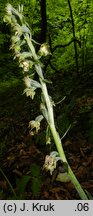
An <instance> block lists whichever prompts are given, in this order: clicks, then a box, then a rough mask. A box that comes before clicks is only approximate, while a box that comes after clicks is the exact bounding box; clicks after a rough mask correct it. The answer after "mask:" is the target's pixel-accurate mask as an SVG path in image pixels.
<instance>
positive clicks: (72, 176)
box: [68, 166, 88, 200]
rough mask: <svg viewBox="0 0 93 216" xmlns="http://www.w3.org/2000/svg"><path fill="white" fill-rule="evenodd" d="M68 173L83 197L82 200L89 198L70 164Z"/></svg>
mask: <svg viewBox="0 0 93 216" xmlns="http://www.w3.org/2000/svg"><path fill="white" fill-rule="evenodd" d="M68 174H69V177H70V179H71V181H72V183H73V185H74V186H75V188H76V190H77V192H78V194H79V196H80V197H81V199H82V200H88V197H87V195H86V194H85V192H84V190H83V189H82V187H81V185H80V183H79V182H78V180H77V178H76V176H75V175H74V173H73V171H72V169H71V168H70V166H68Z"/></svg>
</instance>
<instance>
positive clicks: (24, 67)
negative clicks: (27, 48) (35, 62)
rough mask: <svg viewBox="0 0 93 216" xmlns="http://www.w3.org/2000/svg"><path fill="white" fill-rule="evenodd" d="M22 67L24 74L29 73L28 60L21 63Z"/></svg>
mask: <svg viewBox="0 0 93 216" xmlns="http://www.w3.org/2000/svg"><path fill="white" fill-rule="evenodd" d="M20 67H22V68H23V70H24V72H27V71H29V67H30V65H29V61H28V60H24V61H23V62H21V63H20Z"/></svg>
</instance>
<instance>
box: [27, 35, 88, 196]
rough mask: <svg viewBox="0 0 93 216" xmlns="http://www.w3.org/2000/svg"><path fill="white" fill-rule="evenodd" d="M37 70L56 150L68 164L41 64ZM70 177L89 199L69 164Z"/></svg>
mask: <svg viewBox="0 0 93 216" xmlns="http://www.w3.org/2000/svg"><path fill="white" fill-rule="evenodd" d="M27 43H28V46H29V48H30V50H31V52H33V53H34V55H33V57H34V60H35V61H36V60H37V59H38V58H37V57H36V53H35V49H34V46H33V44H32V42H31V40H29V37H27ZM35 69H36V72H37V74H38V75H39V80H40V83H41V89H42V93H43V97H44V100H45V104H46V107H47V111H48V118H49V122H48V124H49V126H50V130H51V133H52V136H53V138H54V142H55V144H56V148H57V150H58V153H59V156H60V157H61V159H62V161H63V162H66V163H67V164H68V162H67V159H66V156H65V153H64V150H63V146H62V142H61V139H60V137H59V134H58V132H57V130H56V128H55V123H54V115H53V107H52V104H51V101H50V98H49V94H48V91H47V87H46V83H45V82H44V77H43V72H42V68H41V65H40V63H39V62H38V63H36V64H35ZM68 175H69V177H70V180H71V181H72V183H73V185H74V186H75V188H76V190H77V192H78V194H79V196H80V197H81V199H84V200H87V199H88V198H87V196H86V194H85V192H84V190H83V189H82V187H81V185H80V183H79V182H78V180H77V178H76V177H75V175H74V173H73V171H72V169H71V168H70V166H69V164H68Z"/></svg>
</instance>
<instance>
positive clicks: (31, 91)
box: [23, 88, 35, 100]
mask: <svg viewBox="0 0 93 216" xmlns="http://www.w3.org/2000/svg"><path fill="white" fill-rule="evenodd" d="M23 94H26V96H27V97H28V96H29V97H30V98H32V100H33V99H34V96H35V90H34V89H33V88H26V89H24V91H23Z"/></svg>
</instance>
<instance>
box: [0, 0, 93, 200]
mask: <svg viewBox="0 0 93 216" xmlns="http://www.w3.org/2000/svg"><path fill="white" fill-rule="evenodd" d="M7 2H8V1H5V0H1V1H0V157H1V159H0V164H1V167H2V169H3V170H4V172H5V173H6V175H7V177H8V178H9V180H10V182H11V183H12V185H13V187H14V188H15V190H17V193H18V194H19V197H20V198H22V195H20V194H23V197H25V198H27V199H28V198H30V199H31V198H33V197H34V198H35V197H36V198H38V197H39V198H42V197H43V198H47V196H48V194H47V193H48V192H47V193H46V194H43V195H41V194H40V190H41V189H40V188H42V187H44V184H43V180H44V179H43V178H44V177H45V176H42V170H40V167H38V166H37V162H38V163H39V166H41V165H42V164H43V161H44V155H43V153H42V149H43V150H44V151H45V154H46V152H47V151H48V150H47V148H46V147H45V146H44V143H45V138H44V137H45V123H43V125H42V129H41V131H40V133H39V135H36V136H35V138H33V137H31V136H30V135H29V130H28V122H29V121H30V120H31V119H34V117H35V116H37V114H38V110H39V96H35V100H34V101H31V100H30V98H26V97H25V95H23V89H24V86H23V82H22V73H21V69H19V67H18V63H17V62H16V61H15V60H13V55H12V53H11V52H10V50H9V47H10V44H11V36H10V35H11V31H10V28H9V26H6V24H5V23H4V22H3V17H4V14H5V5H6V3H7ZM9 3H12V5H13V6H14V7H17V6H18V4H23V5H24V14H25V17H26V20H27V22H28V23H29V25H30V27H31V29H32V33H33V39H34V40H36V41H37V42H38V43H40V44H42V43H44V42H47V44H48V45H49V49H50V53H51V55H50V56H48V57H43V59H42V63H43V70H44V74H45V77H46V78H47V77H48V79H50V80H51V81H52V83H53V84H52V85H49V84H48V85H49V86H48V88H49V92H50V95H51V96H52V97H53V100H54V101H55V103H57V102H58V101H60V100H61V99H62V98H64V97H65V99H64V101H63V102H61V103H59V104H58V105H56V106H55V108H54V109H55V110H54V111H55V120H56V124H57V128H58V131H59V133H60V135H61V136H62V135H63V134H64V132H65V131H66V130H67V128H68V127H69V125H70V124H71V129H70V131H69V132H68V134H67V136H66V137H65V138H64V140H63V142H64V148H65V150H66V152H67V154H68V156H69V154H70V156H71V154H72V157H74V154H81V158H80V160H81V161H82V160H83V159H84V160H85V161H83V163H85V162H86V160H87V161H89V159H90V162H91V157H92V156H91V157H90V155H91V154H92V153H91V152H92V148H93V1H92V0H75V1H74V0H63V1H61V0H58V1H55V0H52V1H49V0H26V1H25V0H24V1H23V0H17V1H14V0H12V1H9ZM39 48H40V45H39V44H36V50H37V52H38V50H39ZM34 145H35V146H34ZM38 148H39V150H38ZM49 148H52V147H49ZM82 148H83V150H82ZM31 149H32V150H31ZM80 149H81V150H82V152H83V153H81V150H80ZM38 151H39V152H38ZM20 152H21V153H20ZM33 152H34V156H32V154H33ZM38 154H40V157H41V160H39V161H38V159H37V155H38ZM82 154H84V155H85V156H84V155H83V156H82ZM88 155H89V157H88ZM70 156H69V160H70ZM26 157H28V159H27V158H26ZM30 157H31V158H32V159H31V158H30ZM82 157H83V159H82ZM77 158H78V157H77ZM2 160H3V164H2ZM17 160H19V162H20V164H21V165H20V166H18V162H17ZM70 162H71V161H70ZM31 163H32V166H31ZM79 163H80V162H79ZM92 164H93V161H92V162H91V167H92ZM87 166H90V163H89V164H88V165H87ZM72 167H73V163H72ZM80 167H81V165H80V166H79V165H77V166H76V167H75V170H77V169H78V168H80ZM7 169H8V172H7ZM88 169H89V173H90V175H89V176H90V177H89V176H87V178H88V179H89V185H90V184H91V185H92V186H93V181H92V180H91V179H92V178H93V173H91V169H92V168H90V167H88ZM22 170H23V171H22ZM34 170H36V173H34ZM83 171H84V170H83ZM18 172H19V173H18ZM29 173H31V180H30V179H29V178H28V177H25V179H26V180H24V179H23V180H22V178H24V176H26V175H28V174H29ZM45 175H46V174H45ZM77 175H79V174H77ZM13 176H14V179H15V181H14V182H12V177H13ZM79 177H80V178H81V176H79ZM17 178H19V179H20V178H21V180H22V181H23V182H24V181H25V182H26V184H25V185H24V186H23V191H22V190H21V191H20V189H18V185H19V183H18V179H17ZM37 179H38V181H37ZM81 179H82V178H81ZM88 179H87V181H88ZM28 182H29V185H30V184H32V185H33V186H32V188H31V194H30V193H28V191H29V190H28V188H27V189H26V185H27V183H28ZM37 182H38V184H37ZM41 182H42V183H41ZM57 184H58V183H57ZM0 185H1V199H3V198H5V199H6V198H9V196H12V195H11V192H10V194H9V191H8V192H7V182H6V180H5V182H4V179H3V177H2V174H1V181H0ZM30 186H31V185H30ZM36 186H37V189H36ZM69 188H70V186H69ZM85 188H87V186H85ZM88 188H89V186H88ZM52 189H53V188H52ZM90 190H91V188H90ZM92 190H93V187H92ZM24 193H25V194H24ZM51 193H52V195H50V194H49V196H48V198H51V197H52V199H53V198H54V199H57V197H55V196H54V194H53V190H52V192H51ZM56 193H57V192H56ZM64 193H65V192H64ZM71 198H75V199H76V198H78V197H75V193H74V192H73V197H70V195H69V194H68V195H67V194H65V195H64V196H63V197H61V195H60V196H59V199H71Z"/></svg>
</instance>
